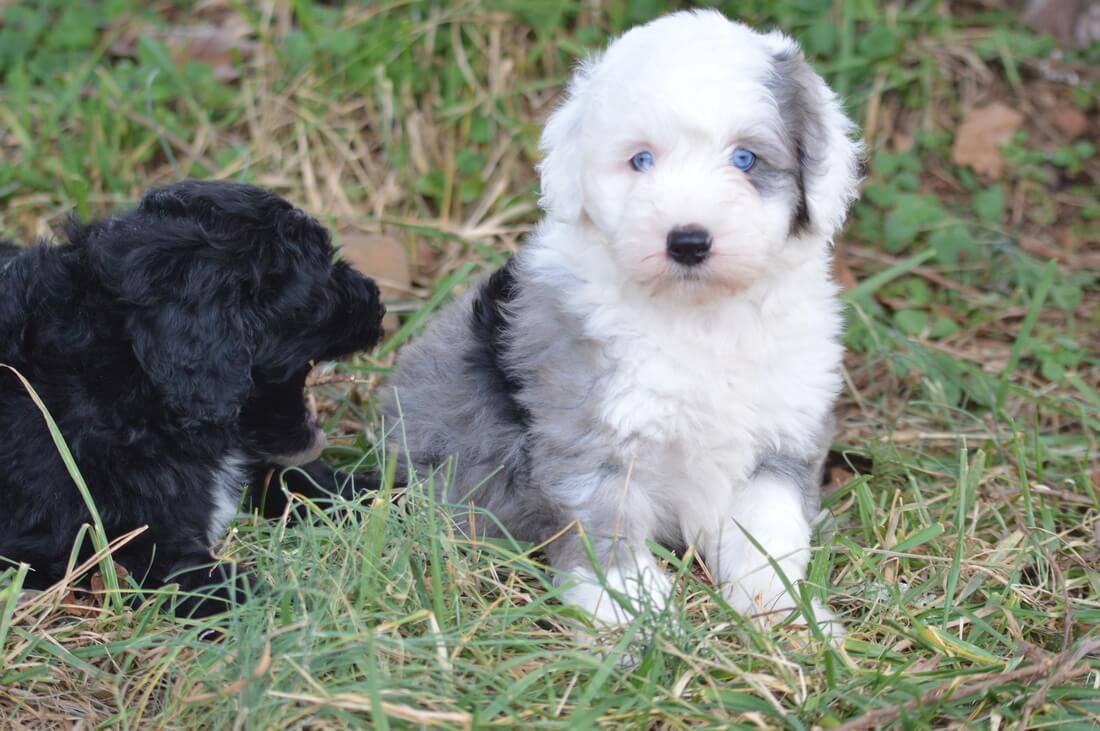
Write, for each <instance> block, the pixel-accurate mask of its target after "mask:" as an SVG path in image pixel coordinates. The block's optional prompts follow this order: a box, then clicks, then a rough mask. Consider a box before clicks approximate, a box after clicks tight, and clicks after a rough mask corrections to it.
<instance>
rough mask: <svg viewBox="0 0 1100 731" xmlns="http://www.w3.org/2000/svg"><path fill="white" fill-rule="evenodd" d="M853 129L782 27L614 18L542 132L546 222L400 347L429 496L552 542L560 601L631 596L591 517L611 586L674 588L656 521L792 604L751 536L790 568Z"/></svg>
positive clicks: (397, 389) (798, 573)
mask: <svg viewBox="0 0 1100 731" xmlns="http://www.w3.org/2000/svg"><path fill="white" fill-rule="evenodd" d="M852 131H853V125H852V123H851V122H850V121H849V120H848V118H847V117H845V115H844V113H843V112H842V111H841V106H840V104H839V103H838V101H837V98H836V96H835V95H834V94H833V93H832V92H831V91H830V90H829V88H828V87H827V86H826V85H825V83H824V82H823V81H822V79H821V77H820V76H818V75H817V74H816V73H815V72H814V71H813V70H812V69H811V68H810V66H809V65H808V64H807V62H806V61H805V59H804V58H803V56H802V54H801V52H800V51H799V49H798V47H797V46H796V45H795V43H794V42H793V41H791V40H790V39H789V38H787V37H786V36H784V35H783V34H781V33H779V32H772V33H768V34H761V33H757V32H755V31H753V30H752V29H750V28H748V27H746V26H744V25H741V24H739V23H735V22H731V21H729V20H727V19H726V18H725V17H723V16H722V15H720V14H719V13H717V12H713V11H697V12H680V13H675V14H673V15H669V16H665V17H663V18H660V19H658V20H655V21H653V22H651V23H649V24H647V25H644V26H641V27H638V28H635V29H633V30H631V31H629V32H628V33H626V34H625V35H623V36H622V37H620V38H619V39H618V40H616V41H615V42H614V43H612V44H611V46H610V47H609V48H608V49H607V51H606V52H605V53H603V55H601V56H599V57H597V58H594V59H591V60H590V61H588V62H587V63H585V64H583V66H582V67H581V68H580V69H579V70H578V71H577V73H576V76H575V78H574V79H573V81H572V84H571V85H570V87H569V91H568V96H567V99H566V101H565V103H564V104H563V105H562V106H561V107H560V108H559V109H557V111H555V112H554V114H553V115H552V116H551V118H550V120H549V122H548V124H547V126H546V129H545V132H544V133H543V136H542V144H541V148H542V151H543V152H544V153H545V159H544V161H543V162H542V164H541V165H540V168H539V170H540V174H541V183H542V192H543V196H542V199H541V204H542V206H543V208H544V209H545V211H546V218H545V220H543V221H542V223H541V224H540V226H539V227H538V230H537V231H536V232H535V234H534V235H533V236H532V237H531V240H530V241H528V242H527V244H526V245H525V246H524V247H523V249H522V250H521V251H520V252H519V253H518V254H517V255H516V256H515V257H514V258H513V259H512V260H511V261H510V262H509V263H508V264H507V265H505V266H504V267H503V268H502V269H500V270H499V271H497V272H496V273H494V274H493V275H492V276H491V277H489V278H488V279H487V280H485V281H483V282H482V283H481V284H479V285H478V286H477V287H475V288H474V289H473V290H472V291H469V292H467V293H466V294H465V296H463V297H461V298H460V299H459V300H458V301H456V302H455V303H453V304H452V305H451V306H450V307H449V308H448V309H447V310H446V311H444V312H443V313H442V314H441V315H440V316H439V317H438V319H436V320H435V321H434V322H433V323H432V324H431V325H430V327H429V328H428V329H427V331H426V332H425V334H424V335H423V336H422V337H421V338H419V339H418V340H416V341H414V342H413V343H412V344H410V345H409V346H408V347H407V348H406V349H405V350H404V352H403V353H402V354H401V358H400V361H399V363H398V365H397V368H396V372H395V374H394V376H393V379H392V382H391V385H392V388H391V389H390V390H389V391H388V398H387V399H386V405H385V407H384V411H385V413H386V415H387V418H388V419H389V420H391V421H390V424H391V425H392V424H393V422H394V420H397V419H398V418H399V417H400V418H401V419H402V420H403V425H401V426H397V427H394V428H393V430H392V432H391V444H393V445H394V446H397V447H399V448H401V449H402V450H404V453H405V455H406V457H407V459H408V461H409V462H410V463H411V464H412V465H413V466H414V467H415V468H417V469H418V471H419V473H420V474H421V475H423V474H424V473H425V471H426V470H430V469H431V468H433V467H436V466H439V465H442V464H444V463H445V462H446V461H447V460H448V458H450V457H453V458H454V465H455V469H454V480H453V483H452V484H451V485H450V491H449V494H447V495H446V496H444V497H445V499H446V500H448V501H450V502H454V503H462V502H465V501H470V500H472V501H473V502H474V503H475V504H477V505H478V506H480V507H483V508H485V509H486V510H487V511H489V512H491V513H492V514H494V515H495V516H496V518H497V519H498V520H499V523H500V526H499V527H502V528H503V529H504V530H506V531H508V532H509V533H510V534H511V535H512V536H514V537H516V538H519V539H522V540H526V541H532V542H535V543H543V542H545V541H550V543H549V546H548V549H547V552H548V557H549V559H550V561H551V563H552V565H553V566H554V568H555V570H556V572H557V575H558V578H559V580H561V581H570V582H571V583H570V588H568V589H567V591H566V594H565V596H566V598H567V599H568V600H569V601H571V602H574V603H576V604H577V605H580V606H582V607H584V608H585V609H587V610H589V611H590V612H592V613H593V614H594V615H595V616H596V617H597V618H598V619H600V620H603V621H606V622H621V621H624V620H625V619H627V618H628V617H629V616H630V612H629V609H628V608H624V606H622V605H621V604H620V603H619V602H616V601H615V600H613V599H611V598H609V597H607V596H606V595H605V594H604V592H603V591H602V589H601V585H600V582H599V580H598V578H597V573H596V572H595V571H594V570H593V566H592V563H591V562H590V560H589V557H588V555H587V552H586V550H585V549H584V548H583V543H582V539H581V538H580V535H581V534H582V533H583V535H584V536H586V537H587V539H588V540H589V541H591V545H592V547H593V548H594V550H595V555H596V557H597V558H598V560H599V561H600V564H601V565H600V567H599V569H600V572H601V573H605V575H606V580H607V582H608V586H610V587H611V588H613V589H615V590H617V591H618V592H620V593H621V594H622V595H625V596H626V597H628V598H629V600H630V601H629V602H627V603H626V604H627V606H628V607H630V606H631V605H632V603H634V604H637V603H646V604H651V605H655V606H657V607H660V606H662V605H663V603H664V602H665V601H666V599H667V597H668V594H669V591H670V588H671V587H670V583H669V580H668V578H667V577H666V576H665V574H664V573H663V572H662V570H661V569H660V567H659V566H658V565H657V563H656V561H655V560H654V557H653V556H652V554H651V553H650V552H649V550H648V549H647V548H646V545H645V544H646V541H647V540H653V541H656V542H659V543H663V544H672V545H680V546H684V545H689V544H690V545H694V546H695V547H696V548H697V549H698V550H699V551H700V552H701V554H702V555H703V557H704V558H705V560H706V562H707V565H708V567H709V569H710V571H711V572H712V573H713V574H714V576H715V577H716V578H717V579H718V580H719V581H720V582H721V583H722V585H723V587H724V591H725V593H726V596H727V597H728V599H729V601H730V603H731V604H732V606H733V607H734V608H736V609H737V610H738V611H740V612H742V613H746V614H751V615H754V616H758V617H764V618H765V621H767V620H768V619H778V618H782V617H783V616H785V611H784V612H780V611H779V610H789V609H791V608H794V607H795V605H796V603H795V602H794V600H793V599H792V597H790V596H789V595H788V593H787V591H786V589H785V588H784V583H783V581H782V580H781V579H780V578H779V576H778V575H777V573H776V571H775V570H774V569H773V567H772V566H771V565H770V563H769V561H768V560H767V557H765V556H764V555H763V554H761V552H760V551H759V550H758V549H757V548H756V547H755V546H754V540H755V542H757V543H759V545H760V546H762V547H763V548H764V549H765V550H766V551H767V553H768V554H769V555H770V556H771V557H772V558H774V560H775V561H776V562H777V564H778V566H779V567H780V568H781V569H782V571H783V573H784V574H785V576H786V577H787V578H788V579H789V580H790V581H791V582H797V581H799V580H801V579H802V578H804V576H805V571H806V566H807V562H808V560H809V555H810V551H809V547H810V533H811V521H812V520H813V518H814V517H815V515H816V514H817V512H818V510H819V484H820V482H819V478H820V474H821V467H822V462H823V458H824V456H825V453H826V451H827V445H828V444H829V441H830V437H831V417H830V414H831V411H832V406H833V400H834V398H835V396H836V395H837V392H838V391H839V389H840V385H841V380H840V376H839V374H838V368H839V364H840V360H841V354H842V349H841V345H840V343H839V342H838V337H839V334H840V332H841V316H840V312H839V310H840V308H839V306H838V303H837V298H836V292H837V290H836V287H835V286H834V285H833V283H832V282H831V281H830V275H829V272H830V264H829V261H830V243H831V239H832V236H833V235H834V234H835V233H836V231H837V229H838V228H839V227H840V226H841V225H842V223H843V222H844V219H845V216H846V213H847V210H848V206H849V205H850V203H851V202H852V200H853V199H854V198H855V196H856V190H857V188H856V186H857V177H858V172H857V169H858V157H859V149H860V148H859V144H858V143H857V142H854V141H853V140H852V139H851V138H850V135H851V133H852ZM460 520H462V518H461V517H460ZM490 522H491V521H489V520H486V519H484V518H483V519H480V520H479V521H478V529H479V530H480V529H481V528H482V527H485V528H487V529H488V531H489V532H493V531H494V530H499V528H498V527H495V526H490V525H489V524H490ZM746 534H748V535H746ZM748 536H751V537H752V539H753V540H750V538H749V537H748ZM551 539H553V540H551ZM819 610H820V613H819V615H818V616H819V620H820V619H826V620H828V621H829V624H830V625H831V615H829V614H828V612H827V611H826V610H825V609H824V607H820V606H819Z"/></svg>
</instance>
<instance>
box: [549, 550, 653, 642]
mask: <svg viewBox="0 0 1100 731" xmlns="http://www.w3.org/2000/svg"><path fill="white" fill-rule="evenodd" d="M555 543H556V544H561V545H555V546H554V547H553V550H551V551H549V553H550V554H551V562H552V563H553V565H554V568H555V570H556V572H557V581H558V583H562V584H566V583H568V584H570V586H569V588H567V589H566V590H565V594H564V599H565V601H566V602H568V603H569V604H572V605H574V606H577V607H580V608H581V609H584V610H585V611H587V612H588V613H589V614H591V615H592V616H593V618H595V619H596V621H597V622H599V623H602V624H606V625H620V624H627V623H629V622H630V621H631V620H632V619H633V617H634V616H635V615H637V614H639V613H640V612H643V611H645V610H647V609H648V610H651V611H654V612H660V611H662V610H663V609H664V608H665V605H666V604H667V602H668V598H669V595H670V594H671V593H672V584H671V582H669V580H668V577H667V576H666V575H665V572H664V571H662V570H661V567H660V566H658V565H657V561H656V560H655V559H654V558H653V554H652V553H650V551H649V549H648V548H646V546H645V543H644V542H643V541H639V540H630V539H614V538H612V539H600V540H595V541H592V542H591V548H592V549H593V553H594V555H595V558H596V562H597V563H598V571H597V567H595V566H593V564H592V561H591V560H590V559H589V556H588V552H587V551H586V550H585V547H584V545H583V543H582V541H581V539H580V537H579V536H575V535H571V536H565V537H562V538H561V539H559V540H558V541H556V542H555ZM601 574H602V575H603V577H604V581H601V580H600V575H601ZM605 586H606V588H605ZM608 589H610V590H611V591H612V592H614V593H615V594H617V595H620V596H619V597H616V596H612V595H611V594H609V593H608V591H607V590H608Z"/></svg>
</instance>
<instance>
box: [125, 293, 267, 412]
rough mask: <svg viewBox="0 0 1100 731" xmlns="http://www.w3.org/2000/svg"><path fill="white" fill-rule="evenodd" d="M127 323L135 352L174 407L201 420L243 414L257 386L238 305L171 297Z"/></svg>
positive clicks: (138, 310) (144, 309)
mask: <svg viewBox="0 0 1100 731" xmlns="http://www.w3.org/2000/svg"><path fill="white" fill-rule="evenodd" d="M127 323H128V325H129V328H128V329H129V333H128V334H129V336H130V338H131V342H132V347H133V349H134V355H135V356H136V357H137V360H138V363H140V364H141V367H142V370H143V371H144V372H145V374H146V377H147V378H148V379H149V380H150V382H151V383H152V385H153V387H154V388H155V389H156V390H157V391H158V393H159V394H160V396H161V398H163V399H164V402H165V404H166V405H167V406H168V408H169V409H171V410H172V411H173V412H175V413H176V414H177V415H179V416H181V417H183V418H184V419H185V420H188V421H194V422H198V423H207V424H211V423H213V424H221V423H225V422H227V421H230V420H232V419H235V418H236V417H237V414H238V413H239V411H240V408H241V406H242V405H243V403H244V401H245V398H246V397H247V396H248V394H249V391H250V390H251V386H252V379H251V356H250V354H249V349H248V347H247V344H246V343H245V334H244V326H243V323H242V321H241V317H240V312H239V308H238V307H237V306H234V305H233V304H230V303H227V302H219V301H218V300H217V299H216V298H215V299H213V300H212V301H208V302H200V303H194V302H165V303H163V304H161V305H158V306H155V307H145V308H141V309H137V310H135V311H134V312H132V313H131V314H130V315H129V316H128V318H127Z"/></svg>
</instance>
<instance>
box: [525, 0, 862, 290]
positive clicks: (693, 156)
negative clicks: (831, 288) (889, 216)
mask: <svg viewBox="0 0 1100 731" xmlns="http://www.w3.org/2000/svg"><path fill="white" fill-rule="evenodd" d="M852 130H853V125H852V123H851V122H850V121H849V120H848V118H847V117H845V116H844V114H843V112H842V111H841V108H840V105H839V103H838V101H837V98H836V96H835V95H834V94H833V93H832V92H831V91H830V90H829V88H828V87H827V86H826V85H825V82H824V81H823V80H822V79H821V77H820V76H818V75H817V74H816V73H815V72H814V71H813V69H811V68H810V66H809V65H808V64H807V62H806V60H805V59H804V58H803V56H802V54H801V52H800V51H799V49H798V47H797V46H796V45H795V44H794V42H793V41H791V40H790V39H789V38H787V37H786V36H784V35H782V34H780V33H778V32H773V33H769V34H766V35H765V34H761V33H757V32H755V31H753V30H751V29H750V28H748V27H746V26H744V25H741V24H739V23H734V22H731V21H729V20H727V19H726V18H725V17H723V16H722V15H721V14H719V13H718V12H715V11H694V12H692V11H688V12H680V13H675V14H673V15H669V16H665V17H663V18H660V19H658V20H655V21H653V22H652V23H649V24H648V25H644V26H641V27H638V28H635V29H633V30H631V31H629V32H628V33H626V34H625V35H623V36H622V37H621V38H619V39H618V40H616V41H615V42H614V43H612V44H611V45H610V47H609V48H608V49H607V51H606V52H605V53H604V54H603V55H602V56H600V57H597V58H594V59H591V60H590V61H588V62H587V63H585V64H584V65H583V66H582V67H581V68H580V69H579V70H578V72H577V74H576V75H575V77H574V79H573V81H572V83H571V84H570V87H569V90H568V95H567V99H566V101H565V103H564V104H563V105H562V106H561V107H559V108H558V109H557V111H555V112H554V114H553V115H552V116H551V118H550V120H549V122H548V123H547V126H546V129H545V131H544V133H543V137H542V142H541V149H542V151H543V152H544V154H545V157H544V160H543V162H542V164H541V165H540V174H541V183H542V193H543V196H542V199H541V203H542V205H543V207H544V208H545V209H546V211H547V213H548V215H549V216H550V217H551V218H553V219H557V220H561V221H567V222H575V223H583V224H585V225H592V226H594V227H595V228H596V229H598V230H599V232H600V233H601V234H602V236H600V237H598V238H600V239H601V240H602V241H604V242H606V244H607V245H608V246H610V248H611V251H612V253H613V255H614V258H615V260H616V262H617V264H618V265H619V267H620V268H621V269H622V270H623V272H624V273H625V275H626V276H627V277H628V278H629V279H631V280H633V281H634V282H635V283H637V284H639V285H642V286H647V287H650V288H652V289H653V290H654V291H661V290H665V289H669V288H672V289H679V288H681V287H689V288H691V289H695V290H700V291H711V290H713V291H716V292H719V293H720V292H729V291H737V290H740V289H743V288H744V287H746V286H747V285H749V284H751V283H753V282H754V281H756V280H758V279H759V278H761V277H762V276H763V275H765V274H766V273H767V272H768V271H769V268H771V267H778V266H782V263H781V257H780V256H779V254H780V253H781V252H783V251H784V250H788V249H790V248H794V247H798V246H803V247H804V246H817V247H824V246H826V245H827V242H828V241H829V240H830V239H831V237H832V236H833V234H834V233H835V232H836V231H837V229H838V228H839V227H840V226H841V224H842V223H843V221H844V218H845V216H846V213H847V209H848V206H849V204H850V203H851V201H852V200H853V199H854V197H855V195H856V184H857V177H858V172H857V169H858V156H859V145H858V143H856V142H854V141H852V140H851V138H850V134H851V132H852Z"/></svg>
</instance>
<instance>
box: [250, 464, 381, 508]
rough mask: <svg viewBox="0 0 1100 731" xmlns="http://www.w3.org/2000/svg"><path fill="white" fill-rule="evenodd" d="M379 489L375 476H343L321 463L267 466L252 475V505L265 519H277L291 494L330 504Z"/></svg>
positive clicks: (347, 474) (344, 473) (343, 474)
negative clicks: (336, 496)
mask: <svg viewBox="0 0 1100 731" xmlns="http://www.w3.org/2000/svg"><path fill="white" fill-rule="evenodd" d="M284 486H285V488H286V489H285V490H284V489H283V488H284ZM379 487H380V482H379V479H378V477H377V476H376V475H371V474H351V473H347V472H343V471H340V470H337V469H334V468H333V467H331V466H329V465H327V464H325V463H324V462H321V461H319V460H318V461H315V462H310V463H309V464H306V465H303V466H302V467H300V468H296V469H286V468H283V467H280V466H277V465H270V466H269V465H264V466H262V467H261V468H258V469H256V470H255V471H254V473H253V479H252V482H251V485H250V486H249V502H250V503H251V505H252V507H253V509H256V510H259V511H260V512H261V513H262V514H263V516H264V517H265V518H278V517H280V516H281V515H282V514H283V512H284V511H285V510H286V506H287V495H288V493H295V494H297V495H301V496H302V497H304V498H307V499H309V500H331V499H332V497H333V496H334V495H339V496H340V497H342V498H345V499H347V500H352V499H354V498H356V497H358V496H359V495H361V494H363V493H365V492H375V491H377V490H378V489H379Z"/></svg>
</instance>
